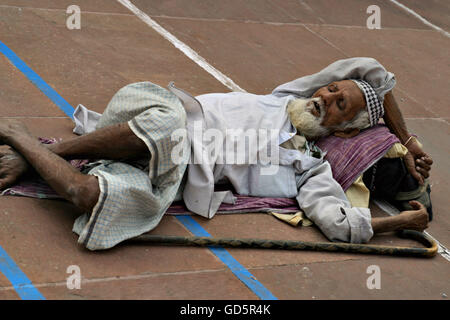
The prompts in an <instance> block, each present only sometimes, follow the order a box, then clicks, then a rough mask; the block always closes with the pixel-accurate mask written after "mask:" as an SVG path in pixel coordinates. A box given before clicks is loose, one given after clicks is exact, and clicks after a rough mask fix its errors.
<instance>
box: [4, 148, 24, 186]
mask: <svg viewBox="0 0 450 320" xmlns="http://www.w3.org/2000/svg"><path fill="white" fill-rule="evenodd" d="M27 170H28V163H27V161H26V160H25V159H24V158H23V157H22V156H21V155H20V154H19V153H17V152H16V151H14V150H13V149H12V148H11V147H9V146H5V145H3V146H0V190H3V189H5V188H8V187H10V186H12V185H13V184H15V183H16V182H17V181H18V180H19V178H20V177H21V176H22V175H23V174H24V173H25V172H26V171H27Z"/></svg>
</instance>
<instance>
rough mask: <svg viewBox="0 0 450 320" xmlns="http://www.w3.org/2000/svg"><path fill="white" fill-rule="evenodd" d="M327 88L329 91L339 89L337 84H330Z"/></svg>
mask: <svg viewBox="0 0 450 320" xmlns="http://www.w3.org/2000/svg"><path fill="white" fill-rule="evenodd" d="M327 89H328V91H329V92H336V91H338V87H337V86H336V85H335V84H330V85H328V87H327Z"/></svg>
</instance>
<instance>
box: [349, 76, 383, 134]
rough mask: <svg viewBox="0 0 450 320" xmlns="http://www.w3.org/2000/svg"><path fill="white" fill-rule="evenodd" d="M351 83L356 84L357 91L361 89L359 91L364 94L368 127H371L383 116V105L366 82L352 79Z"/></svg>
mask: <svg viewBox="0 0 450 320" xmlns="http://www.w3.org/2000/svg"><path fill="white" fill-rule="evenodd" d="M352 81H353V82H354V83H356V85H357V86H358V87H359V89H361V91H362V92H363V93H364V97H365V99H366V107H367V111H368V112H369V121H370V126H371V127H373V126H375V125H376V124H377V123H378V120H379V119H380V118H381V117H382V116H383V115H384V108H383V104H382V103H381V101H380V100H379V99H378V96H377V94H376V92H375V90H374V89H373V88H372V86H371V85H370V84H368V83H367V82H366V81H364V80H354V79H352Z"/></svg>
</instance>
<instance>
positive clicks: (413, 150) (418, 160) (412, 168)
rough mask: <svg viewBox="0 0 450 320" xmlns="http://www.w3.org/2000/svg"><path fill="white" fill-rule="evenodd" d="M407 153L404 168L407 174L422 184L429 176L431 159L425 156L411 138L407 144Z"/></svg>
mask: <svg viewBox="0 0 450 320" xmlns="http://www.w3.org/2000/svg"><path fill="white" fill-rule="evenodd" d="M406 148H407V149H408V153H407V154H406V156H405V157H404V160H405V165H406V168H407V169H408V171H409V173H410V174H411V175H412V176H413V177H414V178H415V179H416V180H417V181H418V182H419V184H420V185H423V184H424V179H426V178H428V177H429V176H430V173H429V172H430V170H431V165H432V164H433V159H432V158H431V157H430V156H429V155H428V154H426V153H425V152H424V151H423V150H422V148H421V147H420V145H419V143H418V142H417V141H416V140H415V139H414V138H413V139H411V141H410V142H409V143H408V144H407V146H406Z"/></svg>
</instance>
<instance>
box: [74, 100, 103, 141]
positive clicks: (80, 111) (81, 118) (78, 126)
mask: <svg viewBox="0 0 450 320" xmlns="http://www.w3.org/2000/svg"><path fill="white" fill-rule="evenodd" d="M101 116H102V115H101V114H100V113H98V112H95V111H92V110H89V109H88V108H86V107H85V106H83V105H82V104H79V105H78V106H77V108H76V109H75V111H74V112H73V121H74V122H75V128H73V133H75V134H78V135H82V134H86V133H90V132H92V131H94V130H95V127H96V126H97V123H98V121H99V120H100V117H101Z"/></svg>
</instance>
